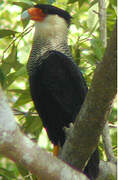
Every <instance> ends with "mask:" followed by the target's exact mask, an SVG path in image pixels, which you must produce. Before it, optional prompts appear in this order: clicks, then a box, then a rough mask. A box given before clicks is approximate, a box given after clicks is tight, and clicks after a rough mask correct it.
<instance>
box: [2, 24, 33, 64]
mask: <svg viewBox="0 0 118 180" xmlns="http://www.w3.org/2000/svg"><path fill="white" fill-rule="evenodd" d="M33 26H34V25H32V26H30V27H28V28H26V29H25V30H24V31H23V32H22V33H20V34H19V35H18V36H17V37H15V38H14V39H13V40H12V41H11V42H10V44H9V45H8V46H7V48H6V49H5V50H4V51H3V55H2V58H1V60H2V61H3V59H4V54H5V53H6V52H7V50H8V49H9V48H10V47H11V46H12V45H13V44H14V43H15V41H16V40H17V39H18V38H20V37H21V38H22V37H23V36H25V35H26V34H27V33H29V32H30V31H31V30H32V28H33Z"/></svg>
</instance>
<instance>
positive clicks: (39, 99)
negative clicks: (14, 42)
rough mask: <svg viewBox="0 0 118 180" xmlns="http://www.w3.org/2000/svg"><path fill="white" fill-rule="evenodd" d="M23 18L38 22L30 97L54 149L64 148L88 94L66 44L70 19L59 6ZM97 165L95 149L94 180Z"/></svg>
mask: <svg viewBox="0 0 118 180" xmlns="http://www.w3.org/2000/svg"><path fill="white" fill-rule="evenodd" d="M22 18H23V19H27V18H30V19H31V20H34V21H35V34H34V39H33V45H32V50H31V54H30V57H29V61H28V65H27V67H28V73H29V82H30V90H31V96H32V99H33V102H34V104H35V107H36V110H37V112H38V113H39V115H40V117H41V119H42V121H43V125H44V127H45V129H46V131H47V134H48V137H49V139H50V140H51V142H52V143H53V144H54V145H55V146H57V145H60V146H63V144H64V141H65V132H64V127H65V126H67V127H68V125H69V123H70V122H74V120H75V117H76V115H77V114H78V112H79V111H80V108H81V106H82V103H83V101H84V99H85V96H86V93H87V86H86V82H85V80H84V78H83V76H82V73H81V72H80V69H79V68H78V66H77V65H76V64H75V63H74V62H73V59H72V55H71V53H70V50H69V47H68V44H67V35H68V27H69V25H70V20H71V16H70V15H69V14H68V12H66V11H64V10H62V9H59V8H57V7H54V6H51V5H44V4H39V5H35V6H34V7H32V8H30V9H28V10H27V11H24V13H23V14H22ZM98 164H99V155H98V150H96V151H95V152H94V153H93V154H92V156H91V159H90V160H89V162H88V164H87V166H86V167H85V170H84V173H85V174H86V175H87V176H89V177H90V178H91V180H93V179H95V178H96V177H97V174H98Z"/></svg>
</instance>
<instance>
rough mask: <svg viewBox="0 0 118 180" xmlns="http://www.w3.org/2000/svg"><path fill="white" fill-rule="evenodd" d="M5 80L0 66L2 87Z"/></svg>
mask: <svg viewBox="0 0 118 180" xmlns="http://www.w3.org/2000/svg"><path fill="white" fill-rule="evenodd" d="M5 80H6V76H5V74H4V73H3V71H2V69H1V67H0V83H1V85H2V87H4V83H5Z"/></svg>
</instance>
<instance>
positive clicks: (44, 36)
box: [28, 24, 71, 64]
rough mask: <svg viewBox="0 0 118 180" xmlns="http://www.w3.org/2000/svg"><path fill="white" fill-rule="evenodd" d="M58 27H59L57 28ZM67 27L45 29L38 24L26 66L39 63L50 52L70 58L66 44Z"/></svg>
mask: <svg viewBox="0 0 118 180" xmlns="http://www.w3.org/2000/svg"><path fill="white" fill-rule="evenodd" d="M59 27H60V26H59ZM67 34H68V32H67V27H64V26H63V28H62V29H59V28H58V27H57V26H53V27H52V26H51V28H50V27H49V28H45V27H43V26H41V25H39V24H36V26H35V33H34V39H33V45H32V50H31V54H30V57H29V62H28V64H31V62H32V63H36V62H37V61H40V59H41V57H43V58H44V56H45V54H47V52H49V51H51V50H56V51H59V52H61V53H64V54H65V55H66V56H68V57H71V53H70V50H69V47H68V44H67ZM34 61H35V62H34Z"/></svg>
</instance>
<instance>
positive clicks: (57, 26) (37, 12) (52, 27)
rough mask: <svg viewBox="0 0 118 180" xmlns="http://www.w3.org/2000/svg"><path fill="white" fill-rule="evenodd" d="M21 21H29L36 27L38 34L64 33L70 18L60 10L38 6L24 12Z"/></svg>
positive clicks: (49, 6) (43, 5) (47, 6)
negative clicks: (32, 21)
mask: <svg viewBox="0 0 118 180" xmlns="http://www.w3.org/2000/svg"><path fill="white" fill-rule="evenodd" d="M22 19H23V20H25V19H31V20H34V21H35V22H36V27H37V25H38V28H37V29H38V32H39V31H40V32H42V33H43V32H46V33H48V32H49V33H51V32H54V31H55V32H58V33H59V32H64V31H66V29H67V28H68V27H69V25H70V20H71V16H70V14H69V13H68V12H67V11H64V10H62V9H60V8H57V7H54V6H51V5H46V4H38V5H35V6H33V7H32V8H29V9H28V10H26V11H24V12H23V14H22Z"/></svg>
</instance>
